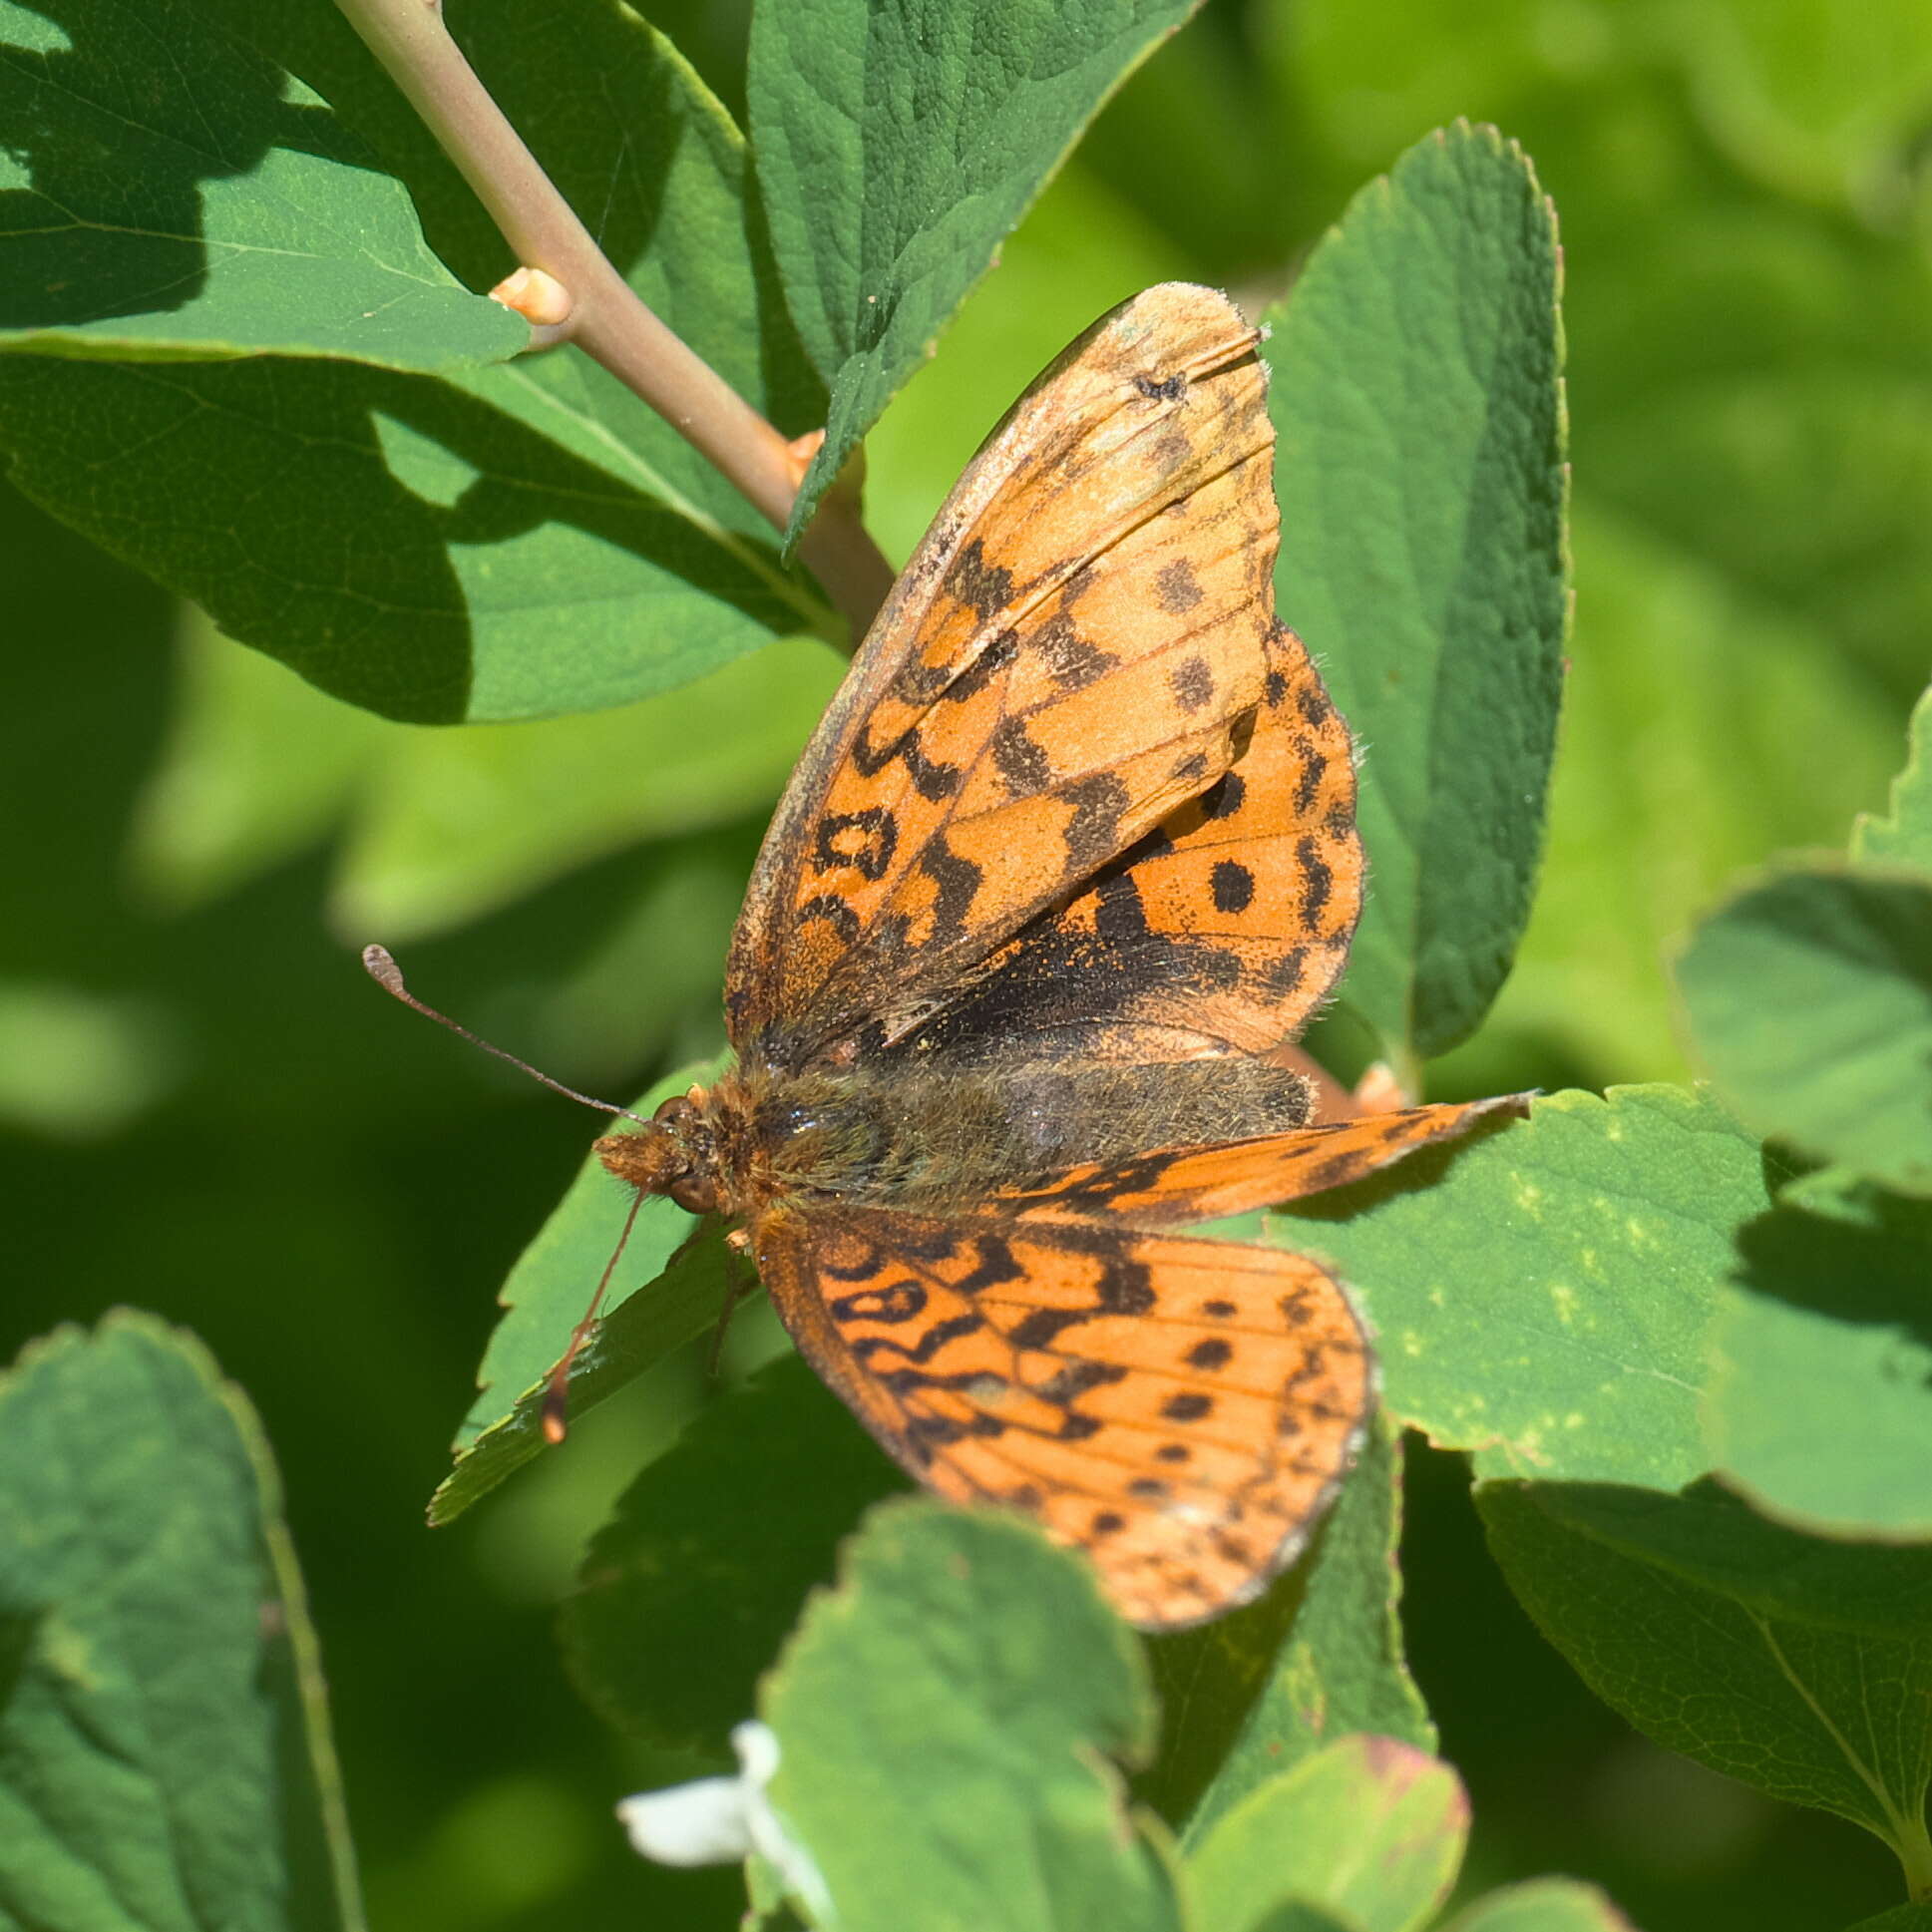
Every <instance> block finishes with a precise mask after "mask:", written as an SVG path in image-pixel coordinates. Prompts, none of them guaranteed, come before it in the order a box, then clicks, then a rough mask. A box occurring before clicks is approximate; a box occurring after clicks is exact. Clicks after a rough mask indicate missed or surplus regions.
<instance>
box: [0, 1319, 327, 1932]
mask: <svg viewBox="0 0 1932 1932" xmlns="http://www.w3.org/2000/svg"><path fill="white" fill-rule="evenodd" d="M0 1428H4V1431H5V1436H6V1440H7V1444H8V1453H7V1456H6V1458H5V1462H4V1465H0V1522H5V1523H6V1524H7V1525H8V1526H9V1533H8V1534H7V1535H6V1536H5V1537H4V1538H0V1900H4V1903H0V1917H4V1918H5V1919H6V1920H7V1922H8V1923H9V1924H17V1925H22V1926H26V1925H32V1926H35V1927H37V1928H39V1927H44V1928H47V1932H91V1928H94V1927H97V1926H109V1925H113V1926H120V1925H129V1924H137V1923H138V1924H140V1925H141V1926H143V1927H147V1928H154V1932H197V1928H200V1927H203V1926H206V1925H208V1924H210V1923H212V1922H215V1921H217V1920H218V1921H219V1922H220V1923H223V1924H229V1925H243V1924H245V1925H247V1926H250V1927H261V1928H271V1927H273V1928H289V1929H290V1932H294V1929H295V1928H303V1932H355V1928H359V1927H360V1926H361V1924H362V1913H361V1907H360V1904H359V1902H358V1900H357V1897H356V1882H355V1873H354V1866H353V1862H352V1859H351V1855H350V1850H349V1844H348V1830H347V1821H346V1818H345V1816H344V1813H343V1810H342V1799H341V1792H340V1789H339V1786H338V1782H337V1775H336V1769H335V1762H334V1757H333V1753H332V1750H331V1746H330V1743H329V1738H328V1718H327V1711H326V1706H325V1702H324V1696H323V1689H322V1679H321V1672H320V1669H319V1666H318V1663H317V1658H316V1651H315V1638H314V1633H313V1632H312V1630H311V1629H310V1627H309V1623H308V1612H307V1607H306V1605H305V1603H304V1601H303V1595H302V1585H301V1577H300V1574H299V1573H298V1571H297V1570H296V1567H295V1559H294V1553H293V1551H292V1549H291V1548H290V1545H289V1542H288V1536H287V1532H286V1530H285V1529H284V1528H283V1526H282V1523H281V1517H280V1509H281V1496H280V1491H279V1485H278V1483H277V1480H276V1476H275V1472H274V1466H273V1464H272V1462H271V1461H270V1459H269V1454H268V1449H267V1445H266V1443H265V1442H264V1440H263V1439H262V1436H261V1431H260V1425H259V1423H258V1422H257V1421H256V1419H255V1415H254V1412H253V1410H252V1409H250V1408H249V1406H248V1404H247V1401H246V1399H245V1398H244V1397H243V1396H242V1395H241V1393H240V1392H239V1390H237V1389H236V1388H234V1387H233V1386H232V1385H231V1384H229V1383H225V1382H223V1381H222V1380H221V1379H220V1375H219V1371H218V1370H217V1369H216V1367H215V1365H214V1363H213V1361H212V1360H211V1359H210V1358H209V1356H208V1354H207V1352H206V1351H205V1350H204V1349H202V1347H201V1346H200V1344H199V1343H197V1342H195V1341H194V1340H193V1338H192V1337H189V1336H186V1335H184V1334H182V1333H181V1332H179V1331H176V1330H171V1329H169V1328H167V1327H165V1326H164V1325H163V1324H161V1323H160V1322H157V1321H155V1320H154V1319H152V1318H151V1317H148V1316H142V1315H135V1314H130V1313H125V1312H124V1313H120V1314H116V1315H112V1316H110V1317H109V1318H108V1319H107V1320H106V1321H105V1322H104V1323H103V1324H102V1325H101V1327H100V1328H99V1329H98V1330H96V1331H95V1332H94V1334H93V1335H91V1336H89V1335H83V1334H82V1333H81V1332H80V1331H79V1330H76V1329H62V1330H60V1331H59V1332H57V1333H56V1334H55V1335H53V1336H51V1337H49V1338H48V1339H47V1340H45V1341H43V1342H39V1343H36V1344H34V1345H32V1346H31V1347H30V1348H29V1349H28V1350H27V1352H25V1353H24V1354H23V1355H22V1356H21V1358H20V1360H19V1362H18V1364H17V1365H16V1366H15V1368H14V1369H13V1371H12V1372H11V1373H10V1374H9V1375H8V1376H7V1377H6V1378H5V1380H4V1381H0Z"/></svg>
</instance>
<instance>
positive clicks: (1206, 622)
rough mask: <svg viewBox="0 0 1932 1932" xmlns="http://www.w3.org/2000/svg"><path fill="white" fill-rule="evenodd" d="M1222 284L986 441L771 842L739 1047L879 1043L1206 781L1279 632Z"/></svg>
mask: <svg viewBox="0 0 1932 1932" xmlns="http://www.w3.org/2000/svg"><path fill="white" fill-rule="evenodd" d="M1256 340H1257V338H1256V337H1255V335H1254V333H1253V331H1252V330H1250V329H1249V328H1248V327H1247V326H1246V324H1245V323H1244V322H1243V321H1242V320H1241V318H1240V316H1239V314H1238V313H1237V312H1236V310H1235V309H1234V307H1233V305H1232V304H1230V303H1229V302H1228V301H1227V300H1226V298H1225V297H1222V296H1219V295H1216V294H1214V293H1213V292H1212V291H1210V290H1205V289H1187V288H1175V287H1170V288H1161V289H1153V290H1149V291H1148V292H1147V294H1145V295H1143V296H1140V297H1137V298H1136V299H1135V300H1134V301H1133V302H1129V303H1127V304H1125V305H1123V307H1122V308H1120V309H1118V310H1116V311H1115V312H1114V313H1113V314H1112V315H1111V316H1109V317H1107V318H1106V319H1105V320H1104V321H1103V322H1101V323H1100V324H1097V325H1096V327H1095V328H1094V329H1093V330H1091V331H1089V333H1088V334H1087V336H1085V337H1083V338H1082V340H1081V341H1080V342H1079V343H1076V344H1075V345H1074V348H1073V349H1072V350H1070V351H1069V352H1068V354H1067V355H1066V356H1064V357H1062V358H1061V360H1060V362H1059V363H1057V364H1056V365H1055V366H1054V367H1053V368H1052V369H1051V370H1049V371H1048V372H1047V373H1046V375H1045V376H1043V377H1042V378H1041V379H1040V381H1039V382H1038V383H1037V384H1035V385H1034V387H1033V388H1032V389H1031V390H1030V391H1029V392H1028V393H1027V395H1026V397H1025V398H1023V399H1022V401H1021V402H1020V404H1019V405H1018V406H1017V407H1016V408H1015V410H1014V411H1013V413H1012V414H1011V416H1009V417H1008V419H1007V421H1006V422H1005V423H1004V424H1002V425H1001V427H1000V429H999V430H998V431H996V432H995V434H994V435H993V437H992V439H991V440H990V441H989V443H988V444H987V446H986V447H985V449H984V450H982V451H981V453H980V454H979V456H978V457H977V458H975V459H974V462H973V464H972V466H971V467H970V468H969V469H968V471H967V472H966V476H965V478H964V479H963V480H962V482H961V484H960V486H959V488H958V490H957V491H956V492H955V493H954V496H953V498H952V499H951V500H950V501H949V503H948V505H947V507H946V509H945V510H944V511H942V513H941V515H940V518H939V520H938V522H937V523H936V524H935V526H934V528H933V531H932V533H931V534H930V535H929V536H928V538H927V540H926V542H925V544H924V545H923V546H922V547H921V549H920V552H919V553H918V555H917V556H916V557H915V558H914V560H913V563H912V564H911V565H910V566H909V567H908V570H907V572H906V574H905V577H904V578H903V579H902V580H901V582H900V584H899V586H898V588H897V589H896V590H895V592H894V594H893V597H892V598H891V599H890V600H889V601H888V603H887V605H886V608H885V609H884V610H883V611H882V612H881V614H880V617H879V620H878V622H877V623H876V624H875V625H874V627H873V630H872V632H871V634H870V636H869V637H868V639H867V642H866V644H865V646H864V648H863V649H862V651H861V653H860V656H859V659H858V660H857V661H856V662H855V664H854V667H853V671H852V673H851V675H850V676H849V678H848V680H847V683H846V685H845V687H844V688H843V689H842V691H841V693H840V696H839V697H838V699H836V700H835V702H834V704H833V706H832V708H831V710H829V711H828V713H827V715H826V718H825V720H824V722H823V724H822V725H821V727H820V730H819V732H818V734H817V735H816V736H815V737H814V739H813V742H812V744H811V745H810V746H809V747H808V748H807V751H806V754H805V756H804V758H803V759H802V761H801V763H800V767H799V771H798V774H797V775H796V776H795V778H794V780H793V782H792V786H791V788H790V789H789V791H788V792H787V795H786V798H785V800H784V802H783V803H782V805H781V806H780V809H779V813H778V816H777V817H776V818H775V820H774V821H773V825H772V830H771V832H770V833H769V835H768V836H767V839H766V844H765V849H764V852H763V854H762V855H761V858H760V861H759V867H758V872H757V875H756V877H755V878H754V881H753V884H752V889H751V892H750V894H749V896H748V897H747V900H746V904H745V910H744V913H743V915H742V917H741V919H740V922H739V927H738V932H737V935H736V938H735V939H734V942H733V951H732V963H731V972H730V992H729V996H728V1007H729V1015H730V1020H731V1028H732V1036H733V1040H734V1042H735V1043H736V1044H738V1045H739V1047H740V1049H741V1050H743V1049H744V1048H745V1047H746V1046H747V1045H748V1043H749V1041H750V1039H751V1037H752V1035H753V1034H754V1032H755V1031H756V1030H757V1028H758V1027H759V1026H760V1025H765V1026H773V1027H777V1028H783V1029H786V1030H788V1031H789V1032H790V1033H791V1034H792V1035H793V1036H794V1037H795V1038H797V1039H798V1040H799V1041H800V1043H801V1044H800V1050H801V1051H802V1052H810V1051H813V1050H816V1049H818V1048H820V1047H822V1046H824V1045H825V1044H827V1043H828V1042H831V1041H835V1040H838V1039H841V1038H844V1037H847V1036H849V1035H850V1034H852V1033H853V1032H855V1031H856V1030H858V1028H859V1027H860V1026H861V1025H862V1024H863V1023H864V1022H867V1021H871V1022H873V1023H874V1024H875V1025H876V1026H877V1027H878V1028H879V1029H880V1030H881V1031H882V1032H883V1034H884V1035H885V1036H886V1037H888V1038H890V1037H894V1036H896V1035H897V1034H898V1033H900V1032H902V1031H904V1030H906V1029H907V1028H908V1027H910V1026H911V1025H912V1024H914V1023H916V1022H917V1021H918V1020H919V1019H920V1018H922V1017H924V1016H925V1015H926V1014H928V1013H930V1012H931V1011H932V1010H934V1009H935V1008H936V1007H937V1006H939V1005H940V1004H942V1003H944V1000H945V998H946V997H947V995H948V994H949V993H950V991H951V990H952V989H953V988H954V987H955V986H957V984H958V983H959V981H960V980H961V978H962V976H963V975H964V974H965V973H966V972H967V971H968V970H969V969H970V968H971V967H972V966H975V965H976V964H978V963H979V962H981V961H983V960H984V959H985V957H986V956H987V955H988V954H989V953H991V952H992V951H993V950H994V949H995V948H996V947H997V946H998V945H999V944H1000V943H1001V942H1002V941H1003V940H1004V939H1005V938H1006V937H1007V936H1008V935H1009V934H1010V933H1012V932H1013V931H1014V930H1015V929H1016V928H1017V927H1018V926H1020V925H1021V924H1023V923H1024V921H1025V920H1026V919H1027V918H1029V917H1030V916H1031V915H1032V914H1034V913H1036V912H1037V911H1039V910H1040V909H1041V908H1042V907H1043V906H1045V905H1047V904H1048V903H1050V902H1051V901H1053V900H1055V899H1057V898H1061V897H1063V896H1065V895H1066V894H1067V893H1068V892H1069V891H1071V890H1073V889H1075V888H1077V887H1078V886H1079V885H1080V884H1081V883H1082V882H1084V881H1085V880H1086V879H1088V878H1089V877H1091V875H1092V874H1093V873H1094V872H1095V871H1096V870H1097V869H1098V868H1099V867H1101V866H1102V865H1104V864H1105V863H1106V862H1107V861H1108V860H1110V859H1112V858H1114V857H1115V856H1116V855H1117V854H1118V853H1120V852H1122V851H1123V850H1125V849H1126V848H1127V847H1128V846H1130V845H1131V844H1132V843H1133V842H1134V841H1135V840H1136V839H1138V838H1140V837H1141V836H1142V835H1143V834H1144V833H1146V832H1147V831H1149V830H1150V829H1151V828H1152V827H1153V826H1155V825H1156V824H1158V823H1159V822H1160V820H1161V819H1163V818H1164V817H1166V816H1167V815H1168V814H1169V813H1170V812H1172V811H1173V810H1175V809H1176V808H1177V807H1178V806H1180V805H1182V804H1184V803H1185V802H1186V801H1187V800H1188V799H1190V798H1192V797H1194V796H1196V795H1198V794H1199V793H1200V792H1202V791H1203V790H1205V789H1206V788H1207V787H1208V786H1209V785H1210V784H1212V783H1213V782H1214V780H1215V779H1216V778H1218V777H1219V775H1220V774H1221V773H1222V772H1223V771H1225V770H1226V769H1227V767H1228V765H1229V764H1230V762H1231V761H1232V760H1233V758H1234V757H1235V755H1236V752H1237V750H1238V749H1239V747H1240V744H1241V743H1242V742H1244V741H1245V738H1246V734H1247V733H1248V732H1249V730H1250V729H1251V728H1252V722H1253V718H1254V716H1255V713H1256V710H1257V707H1258V706H1259V705H1260V703H1261V702H1262V700H1263V697H1264V695H1265V691H1266V683H1267V666H1266V661H1265V652H1266V649H1267V645H1268V640H1269V638H1270V636H1271V635H1272V633H1273V629H1274V623H1273V612H1272V591H1271V584H1272V578H1273V572H1274V560H1275V548H1276V518H1275V509H1274V498H1273V491H1272V477H1271V465H1272V458H1273V431H1272V429H1271V427H1270V424H1269V421H1268V416H1267V411H1266V409H1265V406H1264V393H1263V392H1264V379H1263V372H1262V367H1261V364H1260V361H1259V359H1258V358H1257V356H1256V354H1255V343H1256Z"/></svg>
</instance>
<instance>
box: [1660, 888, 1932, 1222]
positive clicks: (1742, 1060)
mask: <svg viewBox="0 0 1932 1932" xmlns="http://www.w3.org/2000/svg"><path fill="white" fill-rule="evenodd" d="M1677 976H1678V984H1679V986H1680V987H1681V988H1682V990H1683V994H1684V1001H1685V1007H1686V1010H1687V1012H1688V1014H1689V1017H1690V1023H1691V1028H1692V1031H1693V1032H1694V1033H1695V1035H1696V1037H1697V1043H1698V1047H1699V1050H1700V1052H1701V1053H1702V1054H1703V1056H1704V1059H1705V1061H1706V1063H1707V1065H1708V1066H1709V1067H1710V1069H1711V1072H1712V1075H1713V1077H1714V1079H1715V1080H1716V1081H1717V1083H1718V1085H1719V1087H1720V1088H1721V1089H1722V1090H1723V1091H1724V1092H1725V1094H1726V1095H1727V1096H1728V1097H1729V1098H1730V1100H1731V1101H1732V1102H1733V1104H1734V1105H1735V1106H1736V1107H1737V1109H1738V1111H1739V1115H1740V1116H1741V1117H1742V1118H1743V1119H1745V1120H1746V1121H1748V1122H1750V1123H1751V1124H1752V1125H1753V1126H1755V1127H1756V1128H1757V1129H1758V1130H1759V1131H1760V1132H1762V1133H1764V1134H1768V1135H1772V1136H1775V1137H1776V1138H1778V1139H1781V1140H1789V1141H1792V1142H1794V1143H1795V1144H1796V1145H1797V1146H1799V1147H1801V1148H1804V1149H1805V1150H1806V1151H1807V1152H1809V1153H1812V1154H1815V1155H1817V1156H1818V1157H1820V1158H1821V1159H1824V1160H1830V1161H1836V1162H1841V1163H1843V1164H1844V1165H1845V1166H1847V1167H1849V1168H1852V1169H1854V1170H1855V1171H1857V1172H1859V1173H1862V1174H1868V1175H1871V1176H1873V1177H1874V1178H1876V1179H1878V1180H1881V1181H1884V1182H1886V1183H1888V1184H1889V1185H1891V1186H1893V1187H1897V1188H1902V1189H1905V1190H1907V1191H1909V1192H1911V1193H1914V1194H1932V872H1926V873H1916V874H1915V873H1911V872H1907V871H1903V870H1900V871H1896V872H1891V871H1886V872H1880V871H1877V870H1876V869H1873V868H1869V867H1867V868H1861V869H1857V870H1852V869H1849V868H1847V867H1845V866H1844V865H1842V864H1840V863H1838V862H1835V861H1829V862H1828V861H1819V862H1817V863H1815V864H1813V865H1809V866H1805V867H1803V868H1791V869H1787V870H1784V871H1780V872H1777V873H1773V874H1772V875H1770V876H1769V877H1768V878H1765V879H1761V880H1759V881H1757V882H1755V883H1754V884H1752V885H1749V886H1746V887H1745V888H1744V889H1743V890H1742V891H1741V892H1739V893H1738V894H1737V895H1736V896H1735V897H1734V898H1733V899H1732V900H1731V901H1730V902H1729V903H1728V904H1726V905H1724V906H1721V907H1720V908H1719V909H1718V910H1717V911H1716V912H1715V913H1713V914H1712V915H1711V916H1710V917H1709V918H1708V919H1706V920H1705V922H1704V923H1703V925H1702V926H1700V927H1699V929H1698V930H1697V932H1696V933H1695V934H1693V935H1692V938H1691V943H1690V945H1689V946H1688V947H1687V948H1686V949H1685V952H1684V955H1683V957H1682V958H1681V959H1680V960H1679V961H1678V966H1677Z"/></svg>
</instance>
